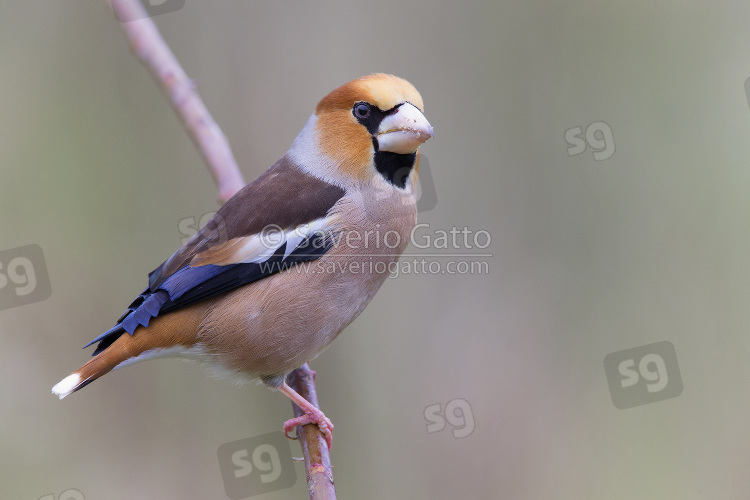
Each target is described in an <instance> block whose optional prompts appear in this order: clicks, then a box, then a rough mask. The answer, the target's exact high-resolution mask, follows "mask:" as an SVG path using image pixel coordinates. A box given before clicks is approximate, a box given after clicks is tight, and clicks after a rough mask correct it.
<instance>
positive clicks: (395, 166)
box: [373, 140, 417, 189]
mask: <svg viewBox="0 0 750 500" xmlns="http://www.w3.org/2000/svg"><path fill="white" fill-rule="evenodd" d="M373 142H376V140H375V141H373ZM416 160H417V153H409V154H398V153H391V152H389V151H378V150H377V144H376V145H375V168H376V169H377V170H378V172H380V175H382V176H383V177H385V180H387V181H388V182H390V183H391V184H393V185H394V186H396V187H398V188H401V189H404V188H405V187H406V181H407V179H409V174H410V173H411V171H412V169H413V168H414V163H415V162H416Z"/></svg>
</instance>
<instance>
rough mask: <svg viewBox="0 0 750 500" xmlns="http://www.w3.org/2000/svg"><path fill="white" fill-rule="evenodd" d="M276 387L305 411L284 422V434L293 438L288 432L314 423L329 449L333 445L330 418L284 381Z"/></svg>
mask: <svg viewBox="0 0 750 500" xmlns="http://www.w3.org/2000/svg"><path fill="white" fill-rule="evenodd" d="M278 389H279V391H281V393H282V394H284V395H285V396H286V397H288V398H289V399H291V400H292V402H293V403H294V404H296V405H297V406H299V407H300V408H301V409H302V411H304V412H305V414H304V415H302V416H301V417H296V418H292V419H290V420H287V421H286V422H284V434H285V435H286V437H288V438H289V439H295V438H293V437H291V436H290V435H289V432H291V431H292V429H294V428H295V427H297V426H298V425H305V424H316V425H317V426H318V428H319V429H320V432H322V433H323V437H325V440H326V443H327V444H328V449H329V450H330V449H331V447H332V446H333V424H332V423H331V421H330V419H329V418H328V417H326V416H325V415H324V414H323V412H322V411H320V410H319V409H317V408H315V407H314V406H313V405H312V404H310V402H309V401H307V400H306V399H305V398H303V397H302V396H300V395H299V394H297V391H295V390H294V389H292V388H291V387H289V386H288V385H287V383H286V381H285V382H284V383H283V384H282V385H281V386H280V387H278Z"/></svg>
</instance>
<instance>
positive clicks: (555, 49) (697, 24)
mask: <svg viewBox="0 0 750 500" xmlns="http://www.w3.org/2000/svg"><path fill="white" fill-rule="evenodd" d="M155 21H156V22H157V24H158V26H159V28H160V29H161V31H162V33H163V35H164V37H165V38H166V40H167V41H168V42H169V44H170V46H171V47H172V49H173V50H174V52H175V53H176V55H177V57H178V58H179V59H180V61H181V62H182V64H183V66H184V68H185V69H186V71H187V73H188V74H189V75H190V76H191V77H192V78H194V79H195V80H196V82H197V84H198V87H199V91H200V94H201V96H202V97H203V99H204V101H205V102H206V104H207V106H208V108H209V110H210V111H211V112H212V113H213V115H214V117H215V118H216V120H217V122H218V123H219V125H220V126H221V127H222V129H223V130H224V132H225V133H226V135H227V136H228V138H229V140H230V142H231V144H232V147H233V150H234V153H235V155H236V157H237V160H238V162H239V163H240V165H241V168H242V170H243V174H244V175H245V178H246V180H251V179H253V178H255V177H256V176H258V175H259V174H260V173H261V172H262V171H263V170H265V169H266V168H267V167H268V166H270V165H271V164H272V163H273V162H274V161H275V160H276V159H277V158H278V157H280V156H281V155H282V154H283V153H284V152H285V151H286V149H287V148H288V147H289V145H290V144H291V142H292V140H293V139H294V137H295V136H296V134H297V133H298V132H299V130H300V129H301V127H302V125H303V124H304V123H305V120H306V119H307V117H308V116H309V115H310V113H311V112H312V111H313V109H314V107H315V105H316V104H317V102H318V100H319V99H320V98H321V97H323V96H324V95H325V94H326V93H328V92H329V91H330V90H332V89H333V88H334V87H336V86H338V85H340V84H342V83H344V82H346V81H349V80H351V79H353V78H356V77H358V76H361V75H363V74H368V73H372V72H379V71H382V72H388V73H393V74H396V75H399V76H402V77H404V78H407V79H408V80H410V81H411V82H412V83H413V84H414V85H415V86H416V87H417V88H418V89H419V90H420V91H421V93H422V96H423V97H424V100H425V104H426V116H427V118H428V119H429V120H430V122H431V123H432V125H433V126H434V127H435V130H436V137H435V138H434V139H432V140H430V141H429V142H428V143H427V144H426V145H425V146H424V147H423V149H422V151H423V153H424V154H425V155H427V157H428V158H429V163H430V167H431V173H432V177H433V178H434V182H435V186H436V196H437V206H436V207H435V208H434V209H433V210H430V211H428V212H425V213H422V214H421V215H420V222H425V223H428V224H430V227H431V228H432V229H433V230H450V229H451V228H453V227H456V228H459V229H463V228H468V229H469V230H471V231H474V232H477V231H480V230H483V231H488V232H489V233H490V234H491V237H492V241H491V244H490V246H489V247H488V248H487V249H485V250H483V251H482V252H481V253H490V254H491V257H481V258H474V257H455V256H454V257H451V255H453V254H462V255H465V254H468V253H472V252H476V251H477V250H476V249H465V248H459V249H448V250H440V251H436V250H432V251H431V250H429V249H427V250H423V249H416V248H414V247H410V248H409V249H408V250H407V251H408V252H410V253H414V254H419V253H429V254H434V253H442V254H445V256H444V257H430V258H429V259H428V260H432V261H439V262H441V263H446V262H447V261H449V260H451V259H452V260H460V261H472V260H473V261H482V262H487V263H488V268H489V272H488V273H486V274H466V275H448V274H439V273H438V274H419V275H416V274H415V275H402V276H400V277H399V278H398V279H394V280H389V281H388V282H387V283H386V284H385V286H384V287H383V288H382V290H381V292H380V294H379V295H378V296H377V297H376V298H375V300H374V301H373V302H372V304H371V305H370V306H369V308H368V309H367V310H366V311H365V312H364V313H363V314H362V316H361V317H360V318H359V319H358V320H357V321H355V322H354V323H353V324H352V325H351V326H350V327H349V328H348V329H347V330H346V332H345V333H344V334H343V335H342V336H341V337H339V339H338V340H337V341H336V342H335V343H334V344H333V345H332V347H331V348H330V349H329V350H328V351H326V352H325V353H324V354H323V355H321V356H320V357H319V358H318V359H317V360H315V361H314V362H313V363H312V367H313V368H314V369H316V370H317V372H318V378H317V380H318V393H319V398H320V402H321V405H322V407H323V409H324V410H325V412H326V413H327V415H328V416H329V417H331V419H332V420H333V422H334V423H335V425H336V439H335V446H334V448H333V453H332V458H333V463H334V465H335V469H334V474H335V479H336V486H337V490H338V493H339V498H342V499H345V498H358V499H376V498H414V499H434V498H441V499H454V498H513V499H537V498H545V499H546V498H555V499H561V498H563V499H581V498H587V499H588V498H591V499H602V498H607V499H610V498H612V499H633V498H644V499H664V498H670V499H671V498H675V499H686V498H699V499H703V498H705V499H715V498H722V499H745V498H748V497H750V479H748V478H749V477H750V476H749V475H748V472H747V470H748V467H749V466H750V430H749V429H750V424H748V422H749V421H750V397H748V393H750V363H749V362H748V360H749V359H750V334H748V329H749V326H750V222H749V220H750V168H749V167H750V165H749V162H748V158H750V110H749V109H748V99H747V96H746V95H745V90H744V82H745V80H746V79H747V78H748V77H750V30H748V29H747V26H748V23H749V22H750V6H748V5H747V4H746V3H742V2H721V1H719V2H700V3H697V2H691V3H684V2H676V1H672V2H659V3H654V2H644V1H640V2H624V1H618V2H607V3H606V4H603V3H601V2H593V1H569V2H521V1H513V2H493V1H479V2H473V3H468V4H460V3H456V2H448V1H443V0H438V1H430V2H427V1H422V2H403V1H381V2H377V3H373V2H344V1H336V2H296V3H287V2H247V1H239V0H231V1H222V2H207V1H203V2H198V1H196V0H187V1H186V2H185V6H184V8H182V9H181V10H179V11H176V12H172V13H168V14H163V15H160V16H157V17H156V18H155ZM0 75H1V76H0V251H4V250H8V249H14V248H17V247H22V246H24V245H29V244H36V245H39V246H40V247H41V248H42V249H43V251H44V256H45V260H46V264H47V268H48V271H49V279H50V282H51V287H52V294H51V297H50V298H48V299H47V300H44V301H41V302H37V303H33V304H28V305H24V306H20V307H15V308H10V309H5V310H2V311H0V341H2V343H3V344H2V345H3V348H2V349H1V350H0V400H2V404H0V433H1V435H0V442H2V451H1V452H0V498H3V499H5V498H7V499H21V498H29V499H38V498H40V497H42V496H44V495H47V494H51V493H54V495H55V498H57V495H60V493H61V492H63V491H65V490H68V489H71V488H75V489H77V490H79V491H80V492H82V493H83V495H84V496H85V498H86V499H87V500H92V499H98V498H106V499H133V498H190V499H193V498H195V499H208V498H226V494H225V491H224V485H223V483H222V477H221V473H220V469H219V461H218V459H217V449H218V447H219V446H220V445H222V444H224V443H228V442H233V441H236V440H240V439H245V438H249V437H253V436H258V435H262V434H266V433H270V432H274V431H279V430H280V429H281V424H282V422H283V421H284V420H285V419H287V418H289V417H290V415H291V407H290V404H289V402H288V401H287V400H286V399H285V398H284V397H282V396H281V395H279V394H278V393H273V392H271V391H269V390H267V389H265V388H264V387H262V386H254V385H246V386H244V387H241V388H237V387H235V386H233V385H232V384H231V383H229V382H227V381H224V380H216V379H212V378H210V377H209V376H207V371H206V370H205V369H204V368H203V367H201V366H199V365H195V364H190V363H183V362H180V361H176V360H161V361H153V362H148V363H144V364H140V365H136V366H135V367H130V368H127V369H123V370H119V371H117V372H114V373H112V374H110V375H108V376H107V377H105V378H104V379H102V380H100V381H97V382H96V383H95V384H92V385H91V386H89V387H87V388H86V389H85V390H84V391H81V392H80V393H77V394H75V395H73V396H71V397H70V398H68V399H65V400H64V401H62V402H60V401H58V400H57V398H56V397H54V396H52V395H51V394H50V388H51V387H52V385H53V384H54V383H56V382H57V381H58V380H60V379H61V378H62V377H64V376H65V375H67V374H68V373H70V372H71V371H72V370H73V369H75V368H77V367H78V366H79V365H80V364H82V363H83V362H84V361H86V360H87V359H88V356H89V355H90V352H91V351H90V350H87V351H81V350H80V347H81V346H82V345H84V344H85V343H86V342H88V341H89V340H90V339H92V338H93V337H95V336H96V335H98V334H99V333H101V332H102V331H104V330H106V329H108V328H109V327H110V326H111V325H112V324H113V322H114V321H115V320H116V319H117V317H118V316H119V315H120V314H121V313H122V311H123V310H124V308H125V307H126V306H127V304H129V303H130V301H131V300H132V298H133V297H134V296H135V295H136V294H137V293H139V292H140V291H141V290H142V289H143V288H144V286H145V284H146V277H147V276H146V275H147V273H148V272H149V271H150V270H152V269H153V268H154V267H156V266H157V265H158V264H160V263H161V262H162V261H163V260H164V259H165V258H167V257H168V256H169V255H170V254H171V253H172V252H173V251H174V250H175V249H176V248H177V247H178V246H179V245H180V243H181V239H182V238H183V236H185V235H184V234H181V232H180V221H184V220H185V219H190V218H194V219H195V220H196V221H197V220H198V219H199V218H200V217H201V216H202V215H203V214H204V213H206V212H210V211H213V210H216V208H217V204H216V190H215V187H214V185H213V182H212V180H211V178H210V176H209V174H208V172H207V170H206V168H205V166H204V165H203V163H202V161H201V159H200V157H199V156H198V154H197V153H196V151H195V148H194V147H193V145H192V143H191V142H190V140H189V139H188V137H187V135H186V134H185V132H184V131H183V129H182V127H181V125H180V124H179V122H178V120H177V119H176V118H175V116H174V113H173V112H172V110H171V108H170V106H169V104H168V103H167V101H166V99H165V98H164V97H163V96H162V95H161V93H160V92H159V90H158V89H157V87H156V85H155V84H154V82H153V81H152V80H151V77H150V76H149V75H148V74H147V72H146V71H145V69H144V68H143V67H141V65H140V64H139V62H138V61H137V60H136V59H135V58H134V57H133V56H132V55H131V54H130V52H129V50H128V46H127V42H126V40H125V37H124V34H123V32H122V30H121V29H120V26H119V25H118V22H117V21H116V20H115V18H114V16H113V14H112V11H111V9H110V8H109V6H108V5H107V4H106V3H105V2H95V1H88V2H84V1H78V0H66V1H37V0H32V1H27V2H3V3H2V4H0ZM600 121H602V122H605V123H606V124H607V125H608V126H609V127H610V129H611V131H612V141H613V143H614V144H613V145H614V146H616V148H615V153H614V154H613V155H612V156H611V157H610V158H609V159H606V160H601V161H596V160H595V159H594V156H593V153H594V151H593V149H592V148H591V147H587V148H586V150H585V151H584V152H582V153H580V154H577V155H573V156H569V154H568V149H569V148H571V147H572V145H571V144H569V143H568V142H566V138H565V133H566V130H568V129H571V128H573V127H581V130H582V131H585V129H586V128H587V126H588V125H589V124H591V123H595V122H600ZM597 137H598V138H601V137H600V136H596V135H595V138H597ZM607 147H609V144H608V145H607ZM0 264H2V262H0ZM6 264H7V263H6ZM658 341H668V342H671V343H672V344H673V345H674V346H675V349H676V353H677V359H678V362H679V368H677V367H675V366H671V367H670V370H672V372H671V374H672V379H674V376H675V373H676V372H675V370H677V369H679V372H680V373H681V377H682V381H683V384H684V390H683V392H682V393H681V394H680V395H679V396H678V397H675V398H672V399H667V400H663V401H658V402H654V403H651V404H645V405H642V406H637V407H633V408H629V409H624V410H620V409H617V408H615V406H614V405H613V402H612V399H611V396H610V391H609V387H608V382H607V377H606V376H605V371H604V367H603V360H604V358H605V356H606V355H607V354H609V353H613V352H618V351H621V350H625V349H630V348H634V347H638V346H643V345H647V344H651V343H654V342H658ZM456 399H463V400H465V401H467V402H468V403H469V404H470V408H471V411H470V412H469V413H468V414H467V417H470V418H469V420H473V423H474V432H473V433H471V434H470V435H468V436H466V437H455V436H454V433H453V430H454V429H453V428H452V427H451V425H450V424H449V425H447V426H446V427H445V429H444V430H442V431H437V432H428V425H429V421H428V419H427V418H426V417H425V411H426V409H427V408H432V409H434V408H435V405H439V406H438V408H444V407H445V406H446V405H447V404H448V403H449V402H451V401H454V400H456ZM430 411H432V410H430ZM428 413H429V412H428ZM458 434H459V435H460V434H461V433H460V432H459V433H458ZM291 446H292V454H293V455H294V456H299V455H300V451H299V447H298V445H297V444H296V443H291ZM294 467H296V472H297V478H298V479H297V482H296V483H295V484H294V486H292V487H291V488H286V489H281V490H277V491H275V492H272V493H268V494H264V495H263V496H259V497H258V498H268V499H286V498H289V499H297V498H306V497H307V496H306V495H307V493H306V486H305V481H304V470H303V467H302V465H301V464H299V463H298V464H295V465H294ZM63 500H64V499H63Z"/></svg>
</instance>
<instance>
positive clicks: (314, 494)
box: [287, 363, 336, 500]
mask: <svg viewBox="0 0 750 500" xmlns="http://www.w3.org/2000/svg"><path fill="white" fill-rule="evenodd" d="M287 383H288V384H289V385H290V386H291V387H292V388H293V389H294V390H295V391H297V393H298V394H299V395H300V396H302V397H303V398H305V399H306V400H308V401H309V402H310V403H311V404H313V405H314V406H315V407H316V408H319V406H318V395H317V393H316V392H315V372H314V371H312V370H311V369H310V367H309V366H308V365H307V363H305V364H304V365H302V366H301V367H300V368H297V369H296V370H294V371H293V372H292V373H290V374H289V376H288V377H287ZM292 407H293V408H294V416H295V417H301V416H302V415H303V414H304V412H303V411H302V410H301V409H300V407H299V406H297V405H295V404H294V403H292ZM297 436H299V438H300V445H301V446H302V453H303V454H304V457H305V470H306V471H307V489H308V491H309V492H310V499H311V500H335V499H336V489H335V487H334V484H333V471H332V469H331V457H330V455H329V453H328V445H327V444H326V441H325V438H324V437H323V434H322V433H321V432H320V429H319V428H318V426H317V425H315V424H307V425H303V426H298V427H297Z"/></svg>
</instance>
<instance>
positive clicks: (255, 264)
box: [84, 157, 344, 355]
mask: <svg viewBox="0 0 750 500" xmlns="http://www.w3.org/2000/svg"><path fill="white" fill-rule="evenodd" d="M342 196H344V190H343V189H341V188H340V187H338V186H334V185H332V184H329V183H327V182H325V181H322V180H320V179H318V178H316V177H313V176H311V175H309V174H307V173H305V172H304V171H303V170H302V169H300V168H299V167H297V166H296V165H295V164H294V163H292V161H291V160H289V159H288V158H287V157H284V158H282V159H281V160H279V161H278V162H277V163H276V164H275V165H274V166H272V167H271V168H269V169H268V170H267V171H266V172H264V173H263V174H262V175H261V176H260V177H258V179H256V180H255V181H253V182H251V183H250V184H248V185H247V186H245V187H244V188H242V190H240V191H239V192H238V193H237V194H236V195H235V196H233V197H232V198H231V199H230V200H229V201H227V202H226V203H225V204H224V206H222V207H221V208H220V209H219V211H218V212H217V213H216V215H214V216H213V217H212V218H211V220H210V221H209V222H208V223H207V224H206V225H205V226H204V227H203V228H202V229H201V230H200V231H199V232H198V233H197V234H196V235H195V236H193V237H192V238H190V240H189V241H188V242H187V243H185V245H183V246H182V247H181V248H180V249H179V250H177V252H175V253H174V254H173V255H172V256H171V257H170V258H169V259H167V260H166V261H165V262H164V263H163V264H162V265H161V266H159V267H157V268H156V269H155V270H154V271H152V272H151V273H150V274H149V286H148V288H146V289H145V290H144V291H143V293H141V294H140V295H139V296H138V298H136V299H135V300H134V301H133V303H132V304H130V306H129V307H128V309H127V311H125V313H124V314H123V315H122V316H121V317H120V319H118V320H117V324H116V325H115V326H114V327H113V328H111V329H110V330H108V331H106V332H104V333H103V334H101V335H99V336H98V337H97V338H95V339H94V340H92V341H91V342H89V343H88V344H86V346H84V347H88V346H90V345H92V344H94V343H97V342H99V345H98V346H97V347H96V350H95V351H94V353H93V355H97V354H99V353H100V352H101V351H103V350H104V349H106V348H107V347H109V346H110V345H111V344H112V343H113V342H114V341H115V340H117V338H119V336H120V335H122V334H124V333H125V332H127V333H129V334H131V335H132V334H133V332H135V329H136V328H138V326H139V325H143V326H146V327H147V326H148V323H149V321H150V320H151V318H154V317H156V316H158V315H159V314H162V313H166V312H170V311H174V310H177V309H180V308H183V307H186V306H188V305H190V304H193V303H195V302H198V301H201V300H205V299H208V298H210V297H214V296H217V295H220V294H222V293H226V292H228V291H230V290H234V289H235V288H237V287H240V286H243V285H247V284H249V283H252V282H254V281H257V280H259V279H263V278H265V277H267V276H270V275H272V274H276V273H278V272H280V271H282V270H284V269H287V268H288V267H290V266H293V265H294V264H296V263H298V262H303V261H308V260H314V259H317V258H319V257H320V256H321V255H323V254H325V253H326V252H327V251H328V250H329V249H330V247H331V242H330V238H329V237H328V236H330V232H329V229H330V228H331V224H332V223H333V217H334V216H332V215H331V214H330V210H331V208H332V207H333V206H334V205H335V204H336V202H337V201H338V200H340V199H341V197H342Z"/></svg>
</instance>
